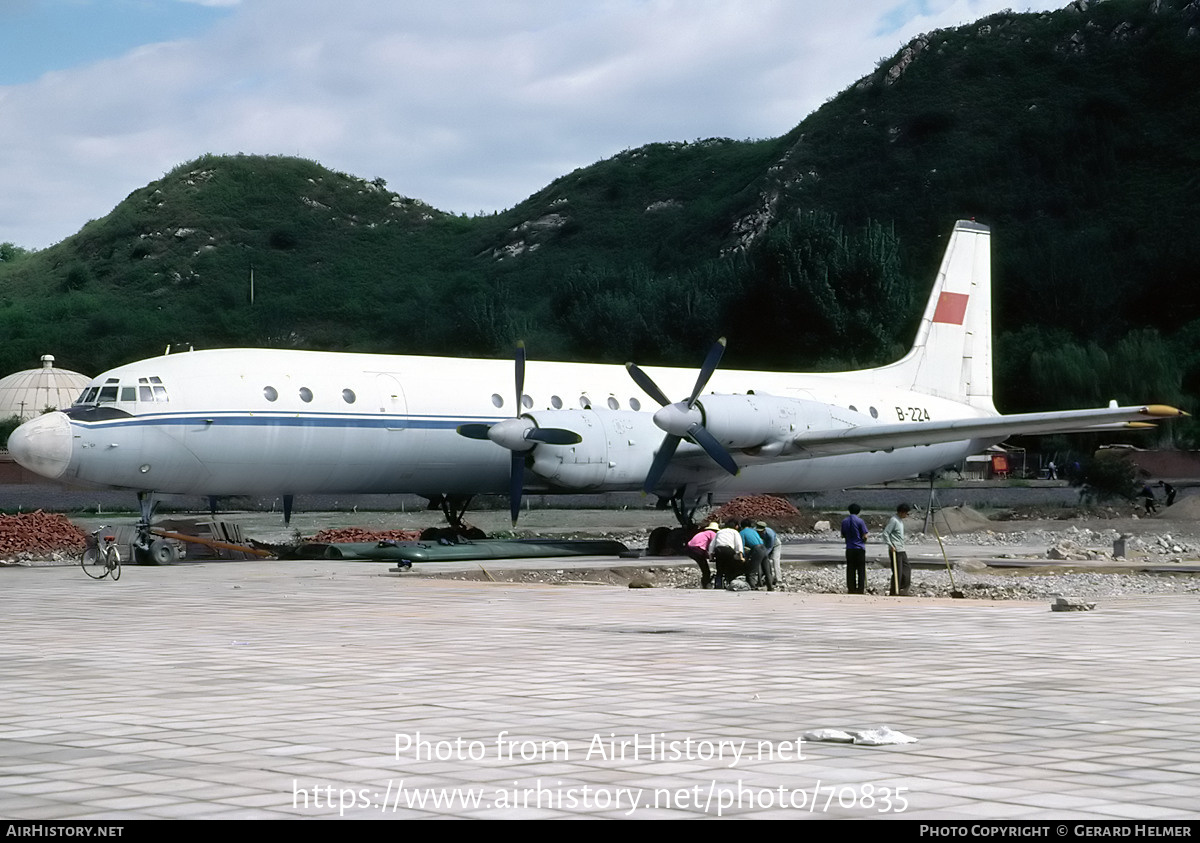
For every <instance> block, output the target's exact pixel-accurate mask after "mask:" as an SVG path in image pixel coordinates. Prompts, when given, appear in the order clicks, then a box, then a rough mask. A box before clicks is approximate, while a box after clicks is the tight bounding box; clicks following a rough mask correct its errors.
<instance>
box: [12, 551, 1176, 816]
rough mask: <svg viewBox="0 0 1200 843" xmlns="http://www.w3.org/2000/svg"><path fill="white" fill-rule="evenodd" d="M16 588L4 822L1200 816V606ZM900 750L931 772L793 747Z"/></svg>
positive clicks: (138, 576)
mask: <svg viewBox="0 0 1200 843" xmlns="http://www.w3.org/2000/svg"><path fill="white" fill-rule="evenodd" d="M0 582H2V583H3V594H4V600H3V609H2V611H3V619H2V621H0V629H2V630H3V644H2V646H3V650H2V654H0V712H2V713H3V714H2V716H0V816H2V817H4V818H9V819H41V820H47V819H72V818H95V819H121V818H170V817H181V818H195V817H205V818H260V817H261V818H272V817H276V818H278V817H337V816H339V815H343V814H344V815H345V816H347V817H378V818H389V817H408V816H417V817H426V816H433V815H438V814H442V815H453V816H483V817H557V816H567V815H595V816H618V817H619V816H627V815H632V816H635V817H643V818H646V817H658V816H674V817H680V816H692V815H699V814H710V815H715V814H717V813H718V812H720V813H723V814H725V815H735V816H762V817H789V818H790V817H829V816H833V817H867V816H873V817H909V818H939V819H962V820H980V819H1012V818H1020V819H1039V818H1055V819H1067V818H1097V819H1169V818H1195V817H1196V816H1197V815H1198V814H1200V809H1198V806H1200V752H1198V750H1200V654H1198V649H1200V648H1198V647H1197V644H1198V638H1200V632H1198V631H1197V629H1198V628H1197V624H1196V617H1197V609H1200V601H1197V599H1196V598H1195V597H1189V598H1182V597H1178V598H1177V597H1163V598H1152V599H1137V600H1113V601H1108V602H1102V603H1101V605H1100V607H1099V608H1098V609H1097V610H1096V611H1094V612H1090V613H1052V612H1050V611H1049V607H1048V604H1046V603H1038V604H1012V603H1010V604H987V603H979V602H974V601H964V600H957V601H949V600H947V601H939V602H932V601H930V602H915V601H914V602H908V601H902V600H897V599H888V598H876V597H866V598H861V597H860V598H855V599H851V598H849V597H840V598H832V597H821V598H817V597H806V596H802V595H795V594H782V593H775V594H764V593H753V594H733V593H724V592H700V591H694V590H679V591H676V590H667V589H642V590H627V589H617V588H611V587H599V586H588V585H574V586H550V585H535V586H518V585H499V584H485V583H465V582H464V583H460V582H447V581H429V580H421V579H412V578H407V577H400V576H397V575H395V574H389V573H387V571H386V566H384V565H377V564H360V563H324V562H315V563H314V562H305V563H294V562H293V563H285V562H244V563H207V564H199V563H190V564H186V565H179V566H175V567H172V568H161V569H156V568H126V572H125V576H124V577H123V578H122V579H121V581H120V582H118V583H113V582H110V581H108V580H104V581H100V582H93V581H90V580H88V579H87V578H86V577H85V576H84V575H83V574H82V573H81V572H80V571H79V570H78V569H77V568H34V569H28V568H10V569H5V570H0ZM882 724H886V725H888V726H891V727H892V728H894V729H897V730H899V731H901V732H904V733H906V734H908V735H911V736H913V737H916V738H918V742H917V743H914V744H909V745H904V746H890V747H879V748H868V747H858V746H848V745H841V744H815V743H804V744H803V745H802V747H801V748H800V749H799V751H798V752H797V749H796V746H795V742H796V739H797V738H798V737H799V736H800V735H801V734H802V733H803V732H806V731H808V730H811V729H818V728H830V727H835V728H845V729H859V728H864V727H869V726H876V725H882ZM418 736H419V737H418ZM652 739H653V740H654V741H656V743H655V744H654V745H653V746H651V745H649V742H650V741H651V740H652ZM635 740H636V741H638V742H639V743H640V747H639V749H638V755H637V757H636V758H635V757H633V755H634V751H633V749H632V748H631V747H630V748H627V749H626V751H625V757H624V758H621V757H613V756H614V754H615V755H618V756H619V755H620V749H619V746H620V745H619V742H620V741H627V742H631V741H635ZM663 741H665V742H666V747H665V749H664V747H663V745H662V743H661V742H663ZM743 741H744V742H745V743H744V744H743ZM614 747H616V751H615V753H614ZM398 748H399V750H400V751H399V753H397V749H398ZM738 748H742V752H743V753H744V754H743V755H742V756H741V758H740V759H738V760H734V759H733V758H731V756H730V753H731V752H734V751H736V750H737V749H738ZM769 752H774V753H775V757H774V758H769V757H764V756H766V755H767V754H768V753H769ZM718 753H719V754H720V757H713V756H715V755H717V754H718ZM418 755H419V756H420V757H417V756H418ZM430 756H434V757H430ZM437 756H440V758H439V757H437ZM472 756H474V757H472ZM797 756H799V757H797ZM445 799H449V800H451V804H445V802H442V803H441V804H435V800H445ZM635 799H636V800H637V802H636V807H633V800H635ZM475 800H478V802H476V801H475ZM902 808H903V809H904V810H901V809H902Z"/></svg>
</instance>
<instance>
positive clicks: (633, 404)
mask: <svg viewBox="0 0 1200 843" xmlns="http://www.w3.org/2000/svg"><path fill="white" fill-rule="evenodd" d="M629 409H631V410H633V411H634V412H637V411H638V410H640V409H642V402H641V401H639V400H637V399H636V398H630V399H629Z"/></svg>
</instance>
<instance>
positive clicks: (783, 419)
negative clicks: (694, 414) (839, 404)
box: [697, 395, 839, 453]
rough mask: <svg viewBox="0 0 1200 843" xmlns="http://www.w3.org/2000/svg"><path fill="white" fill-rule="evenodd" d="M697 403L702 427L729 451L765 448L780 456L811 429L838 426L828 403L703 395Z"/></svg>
mask: <svg viewBox="0 0 1200 843" xmlns="http://www.w3.org/2000/svg"><path fill="white" fill-rule="evenodd" d="M697 404H698V405H699V406H700V407H701V409H702V411H703V414H704V426H705V427H706V428H707V429H708V432H709V433H711V434H712V435H713V436H715V437H716V439H717V441H718V442H720V443H721V444H722V445H724V446H725V447H726V448H728V449H730V450H731V451H732V450H746V449H759V448H761V449H764V450H766V451H768V452H773V453H782V452H784V451H785V450H786V448H787V446H788V445H789V444H790V443H791V441H792V439H793V438H794V437H795V436H797V435H798V434H800V433H803V432H804V431H806V430H809V429H810V428H814V427H815V428H819V429H826V430H827V429H829V428H831V427H836V426H839V425H838V424H837V423H836V422H835V421H834V420H833V417H832V415H831V413H830V408H829V405H828V404H823V403H821V402H819V401H807V400H803V399H797V398H780V397H779V396H777V395H706V396H704V397H703V398H702V399H700V400H699V401H698V402H697Z"/></svg>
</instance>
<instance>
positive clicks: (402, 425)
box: [375, 373, 425, 482]
mask: <svg viewBox="0 0 1200 843" xmlns="http://www.w3.org/2000/svg"><path fill="white" fill-rule="evenodd" d="M375 396H376V402H375V403H376V407H378V410H379V416H381V417H382V419H383V421H384V425H383V429H382V431H381V432H382V434H383V438H382V439H381V440H379V441H380V453H379V465H378V466H377V467H378V468H381V469H382V470H383V472H384V473H385V474H386V476H387V477H388V478H389V482H390V481H404V480H407V479H408V478H410V477H412V476H413V473H414V468H415V466H414V463H413V460H412V459H411V456H412V455H413V454H419V453H421V450H422V446H423V440H424V433H425V431H424V430H422V429H421V428H419V427H416V426H414V425H413V420H412V419H411V418H410V416H409V414H408V401H407V400H406V399H405V396H404V387H403V386H401V385H400V379H399V378H398V377H396V376H395V375H392V374H386V373H380V374H378V375H376V376H375ZM404 455H408V457H409V458H405V456H404Z"/></svg>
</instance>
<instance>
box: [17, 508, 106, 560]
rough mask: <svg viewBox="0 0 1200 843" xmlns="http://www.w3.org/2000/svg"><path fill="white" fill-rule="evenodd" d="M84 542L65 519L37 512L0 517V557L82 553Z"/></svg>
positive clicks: (79, 531) (80, 532) (61, 516)
mask: <svg viewBox="0 0 1200 843" xmlns="http://www.w3.org/2000/svg"><path fill="white" fill-rule="evenodd" d="M85 538H86V534H85V533H84V532H83V530H81V529H79V528H78V527H76V526H75V525H74V524H72V523H71V522H70V521H69V520H67V517H66V516H65V515H59V514H57V513H48V512H42V511H41V510H40V509H39V510H37V511H36V512H24V513H18V514H17V515H0V554H5V555H8V554H16V553H47V552H54V551H61V550H69V551H82V550H83V543H84V539H85Z"/></svg>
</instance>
